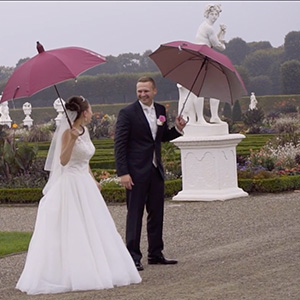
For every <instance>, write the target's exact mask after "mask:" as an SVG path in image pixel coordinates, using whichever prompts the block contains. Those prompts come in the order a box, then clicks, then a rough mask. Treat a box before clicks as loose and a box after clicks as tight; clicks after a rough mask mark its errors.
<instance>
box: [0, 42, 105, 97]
mask: <svg viewBox="0 0 300 300" xmlns="http://www.w3.org/2000/svg"><path fill="white" fill-rule="evenodd" d="M37 50H38V52H39V53H38V54H37V55H36V56H34V57H32V58H31V59H29V60H28V61H26V62H25V63H23V64H22V65H20V66H19V67H17V68H16V70H15V71H14V72H13V74H12V75H11V77H10V78H9V79H8V81H7V83H6V85H5V87H4V90H3V94H2V98H1V100H0V103H1V102H4V101H8V100H14V99H18V98H24V97H30V96H32V95H34V94H35V93H37V92H39V91H41V90H43V89H45V88H47V87H50V86H53V85H55V84H57V83H60V82H63V81H65V80H68V79H71V78H76V77H77V76H78V75H80V74H81V73H83V72H85V71H87V70H88V69H90V68H92V67H95V66H96V65H99V64H102V63H104V62H105V61H106V59H105V57H103V56H102V55H100V54H98V53H96V52H93V51H91V50H88V49H84V48H80V47H66V48H60V49H54V50H49V51H45V50H44V48H43V46H42V45H41V44H40V43H39V42H37ZM59 97H60V96H59Z"/></svg>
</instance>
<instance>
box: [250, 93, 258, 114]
mask: <svg viewBox="0 0 300 300" xmlns="http://www.w3.org/2000/svg"><path fill="white" fill-rule="evenodd" d="M257 103H258V101H257V100H256V97H255V94H254V92H252V93H251V96H250V104H249V110H254V109H257V107H256V106H257Z"/></svg>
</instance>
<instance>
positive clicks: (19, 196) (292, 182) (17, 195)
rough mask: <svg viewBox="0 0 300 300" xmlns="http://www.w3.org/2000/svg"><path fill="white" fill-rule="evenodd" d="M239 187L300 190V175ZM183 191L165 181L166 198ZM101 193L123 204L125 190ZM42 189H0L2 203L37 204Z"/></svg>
mask: <svg viewBox="0 0 300 300" xmlns="http://www.w3.org/2000/svg"><path fill="white" fill-rule="evenodd" d="M238 186H239V187H240V188H242V189H243V190H244V191H245V192H247V193H255V192H256V193H279V192H285V191H291V190H297V189H300V175H294V176H282V177H277V178H268V179H260V180H258V179H255V180H252V179H240V180H239V181H238ZM181 190H182V181H181V179H176V180H166V181H165V198H171V197H173V196H175V195H176V194H177V193H178V192H179V191H181ZM101 193H102V195H103V197H104V199H105V201H106V202H110V203H123V202H125V199H126V194H125V189H124V188H121V187H120V188H105V187H104V188H103V189H102V190H101ZM42 196H43V195H42V188H23V189H0V203H35V202H39V200H40V199H41V198H42Z"/></svg>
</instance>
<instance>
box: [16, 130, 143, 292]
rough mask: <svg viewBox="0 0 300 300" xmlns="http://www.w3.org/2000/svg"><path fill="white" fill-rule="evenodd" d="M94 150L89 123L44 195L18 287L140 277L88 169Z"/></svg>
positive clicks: (63, 287) (108, 284)
mask: <svg viewBox="0 0 300 300" xmlns="http://www.w3.org/2000/svg"><path fill="white" fill-rule="evenodd" d="M94 152H95V147H94V145H93V143H92V142H91V140H90V137H89V133H88V130H87V129H86V131H85V133H84V135H83V136H81V137H79V138H78V139H77V141H76V143H75V146H74V148H73V152H72V157H71V160H70V161H69V163H68V164H67V165H66V166H65V167H63V172H62V174H61V175H60V177H59V178H57V180H55V182H54V183H53V184H52V186H51V188H49V189H48V191H47V192H46V193H45V195H44V196H43V198H42V199H41V200H40V203H39V207H38V213H37V218H36V223H35V229H34V233H33V236H32V239H31V241H30V244H29V249H28V254H27V258H26V262H25V267H24V270H23V272H22V274H21V277H20V279H19V281H18V283H17V285H16V288H17V289H19V290H21V291H23V292H26V293H28V294H48V293H62V292H68V291H80V290H92V289H93V290H98V289H106V288H113V287H114V286H122V285H128V284H131V283H139V282H141V277H140V275H139V273H138V271H137V269H136V267H135V265H134V263H133V260H132V258H131V256H130V254H129V252H128V251H127V248H126V246H125V244H124V242H123V240H122V238H121V236H120V234H119V233H118V232H117V230H116V227H115V224H114V221H113V219H112V217H111V215H110V213H109V210H108V208H107V206H106V204H105V202H104V199H103V197H102V195H101V193H100V191H99V189H98V188H97V186H96V184H95V181H94V179H93V177H92V176H91V175H90V173H89V160H90V158H91V157H92V156H93V154H94Z"/></svg>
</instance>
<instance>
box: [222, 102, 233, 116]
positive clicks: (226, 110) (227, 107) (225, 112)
mask: <svg viewBox="0 0 300 300" xmlns="http://www.w3.org/2000/svg"><path fill="white" fill-rule="evenodd" d="M223 117H224V118H226V119H232V112H231V105H230V104H229V103H228V102H225V104H224V109H223Z"/></svg>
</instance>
